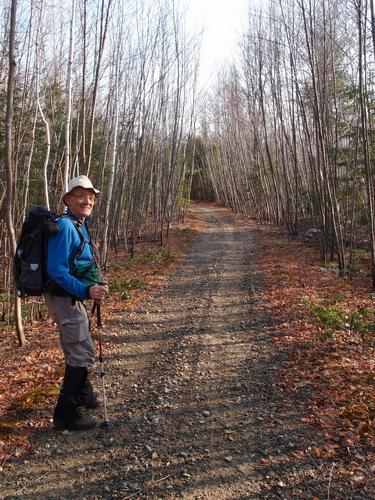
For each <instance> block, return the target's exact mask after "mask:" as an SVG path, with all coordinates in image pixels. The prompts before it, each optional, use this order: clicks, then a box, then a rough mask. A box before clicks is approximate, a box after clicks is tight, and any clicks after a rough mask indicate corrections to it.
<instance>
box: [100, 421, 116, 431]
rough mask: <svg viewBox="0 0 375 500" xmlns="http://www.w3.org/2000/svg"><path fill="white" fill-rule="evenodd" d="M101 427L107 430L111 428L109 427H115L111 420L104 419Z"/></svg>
mask: <svg viewBox="0 0 375 500" xmlns="http://www.w3.org/2000/svg"><path fill="white" fill-rule="evenodd" d="M100 428H101V429H105V430H109V429H112V428H113V424H112V422H110V421H109V420H104V422H102V423H101V424H100Z"/></svg>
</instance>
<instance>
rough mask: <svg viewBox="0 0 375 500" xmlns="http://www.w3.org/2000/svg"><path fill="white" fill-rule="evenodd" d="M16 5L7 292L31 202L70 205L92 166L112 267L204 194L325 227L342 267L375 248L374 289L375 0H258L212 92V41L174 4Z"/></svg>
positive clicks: (278, 219) (11, 20)
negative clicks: (202, 73)
mask: <svg viewBox="0 0 375 500" xmlns="http://www.w3.org/2000/svg"><path fill="white" fill-rule="evenodd" d="M16 4H17V2H14V3H13V4H12V5H11V6H10V5H9V3H8V2H3V4H2V19H3V29H2V33H3V37H2V40H1V80H0V82H1V86H0V92H1V102H2V111H1V113H2V116H3V119H2V122H3V127H2V128H1V130H2V132H1V133H2V143H1V148H2V152H1V157H2V162H1V163H0V168H1V185H0V201H1V207H2V209H1V221H2V224H1V237H0V241H1V243H0V248H1V254H2V259H3V262H4V264H5V265H4V267H3V276H2V293H3V298H4V299H6V297H7V296H8V295H9V293H10V291H11V288H12V279H11V273H10V269H11V266H10V262H11V260H12V255H13V253H14V249H15V241H16V236H17V233H18V231H19V230H20V226H21V224H22V221H23V219H24V218H25V214H27V211H28V209H29V208H30V206H32V205H35V204H41V205H44V206H46V207H48V208H53V209H54V210H55V211H57V212H61V211H62V209H63V207H62V202H61V193H62V191H63V187H64V186H66V185H67V183H68V180H69V179H70V178H71V177H72V176H75V175H79V174H81V173H84V174H88V175H90V176H91V177H92V178H93V179H94V180H95V182H96V183H97V185H98V186H100V188H101V190H102V192H103V195H102V196H101V198H100V205H99V210H97V215H96V218H95V223H94V227H95V231H94V232H95V233H96V232H97V231H98V228H100V237H101V239H102V242H101V243H102V245H101V254H102V261H103V263H104V264H105V263H106V261H107V252H108V248H114V247H117V246H118V245H119V244H123V245H125V247H128V246H129V247H131V248H133V246H134V245H135V243H136V241H137V237H138V236H139V233H140V231H141V228H142V226H143V225H144V224H146V223H147V224H152V225H153V227H154V236H155V239H159V240H160V242H161V243H162V242H163V239H164V237H165V236H167V235H168V228H169V226H170V224H171V222H172V221H173V220H181V219H183V217H184V213H185V211H186V209H187V206H188V203H189V200H190V199H191V198H193V199H201V200H214V201H216V202H217V203H219V204H220V205H224V206H227V207H230V208H232V209H233V210H235V211H236V212H239V213H244V214H246V215H248V216H249V217H253V218H255V219H258V220H261V221H265V222H268V223H271V224H274V225H277V226H285V227H287V229H288V232H289V233H290V234H291V235H297V234H298V233H300V232H301V231H302V230H303V229H304V228H305V229H306V228H315V229H316V230H317V231H316V234H317V235H318V241H319V246H320V251H321V256H322V259H323V260H324V261H325V262H327V261H332V260H336V261H337V263H338V269H339V272H340V274H341V275H349V276H350V275H351V273H352V272H353V270H355V269H356V268H357V267H358V261H361V259H362V258H363V255H364V254H368V256H369V259H370V268H371V273H372V280H373V287H375V251H374V248H375V239H374V229H375V228H374V206H373V204H374V180H373V176H374V171H373V154H374V153H373V140H374V139H373V133H372V130H373V127H374V124H373V121H374V61H375V28H374V16H373V2H372V0H370V2H362V1H361V0H359V1H357V2H356V1H355V2H352V1H350V2H346V3H344V4H343V3H342V2H335V1H330V2H323V1H302V0H301V1H290V2H287V1H281V0H280V1H272V2H270V3H269V4H267V5H266V6H264V7H263V8H262V9H261V10H254V9H249V13H248V20H247V23H246V29H245V31H244V33H243V34H242V37H241V39H240V40H239V44H240V45H239V58H238V61H235V62H233V64H232V65H231V66H227V67H223V68H221V69H220V71H219V74H218V77H217V81H216V83H215V85H214V86H213V88H211V89H203V90H202V89H199V88H198V85H197V81H198V80H197V78H198V72H199V45H200V37H201V35H200V34H199V33H195V34H192V33H188V32H187V30H186V23H185V19H184V16H183V13H181V11H180V10H179V9H178V5H177V3H175V2H165V1H164V2H142V1H135V2H125V3H124V2H116V1H114V0H107V1H105V0H103V1H95V2H94V1H88V0H85V1H83V2H75V1H73V2H72V4H71V6H70V8H69V9H67V8H66V7H62V6H61V5H59V4H54V3H51V2H48V1H40V2H30V4H27V8H22V10H21V9H19V10H18V13H16ZM25 5H26V4H25ZM10 7H12V8H10ZM12 26H13V30H12V29H11V28H12ZM8 59H9V61H10V63H8ZM8 68H9V69H8ZM131 251H133V252H134V248H133V250H131ZM4 307H5V306H4V304H3V309H4ZM4 314H5V313H4Z"/></svg>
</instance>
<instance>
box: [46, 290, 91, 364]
mask: <svg viewBox="0 0 375 500" xmlns="http://www.w3.org/2000/svg"><path fill="white" fill-rule="evenodd" d="M44 297H45V300H46V304H47V307H48V311H49V314H50V315H51V316H52V317H53V318H54V320H55V321H56V323H57V326H58V327H59V332H60V342H61V347H62V350H63V351H64V356H65V363H66V364H67V365H69V366H80V367H88V366H91V365H93V364H94V363H95V349H94V344H93V342H92V338H91V335H90V329H89V319H88V316H87V312H86V308H85V306H84V305H83V304H82V302H79V301H78V300H76V301H75V303H74V304H73V303H72V298H71V297H70V296H67V297H59V296H57V295H51V294H50V293H48V292H47V293H46V294H45V295H44Z"/></svg>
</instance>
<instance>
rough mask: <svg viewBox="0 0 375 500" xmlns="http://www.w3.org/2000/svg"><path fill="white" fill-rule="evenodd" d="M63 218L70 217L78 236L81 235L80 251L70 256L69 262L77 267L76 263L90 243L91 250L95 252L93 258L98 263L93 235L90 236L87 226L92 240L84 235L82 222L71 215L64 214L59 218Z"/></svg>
mask: <svg viewBox="0 0 375 500" xmlns="http://www.w3.org/2000/svg"><path fill="white" fill-rule="evenodd" d="M61 217H69V219H70V220H71V221H72V223H73V226H74V227H75V228H76V230H77V232H78V235H79V237H80V239H81V244H80V246H79V247H78V249H77V250H76V251H75V252H73V253H72V254H71V255H70V256H69V262H70V263H72V264H73V265H75V263H76V261H77V259H78V258H79V256H80V255H82V252H83V250H84V248H85V245H86V243H88V244H89V245H90V246H91V248H92V250H93V252H92V254H93V258H94V260H95V261H96V256H95V251H94V246H93V242H92V238H91V234H90V232H89V230H88V227H87V225H86V224H85V227H86V230H87V233H88V235H89V238H90V239H87V238H86V236H85V235H84V233H83V231H82V225H83V224H82V223H81V222H80V221H78V220H77V219H75V218H74V217H71V216H70V215H69V214H62V215H61V216H60V217H59V218H61Z"/></svg>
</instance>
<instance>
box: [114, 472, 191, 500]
mask: <svg viewBox="0 0 375 500" xmlns="http://www.w3.org/2000/svg"><path fill="white" fill-rule="evenodd" d="M186 469H187V467H183V468H182V469H181V470H178V471H176V472H172V473H171V474H168V475H167V476H164V477H161V478H160V479H156V481H151V483H150V486H153V485H154V484H158V483H161V482H162V481H165V480H166V479H169V478H170V477H173V476H176V475H177V474H178V473H180V472H183V471H184V470H186ZM144 491H145V488H143V489H142V490H137V491H136V492H135V493H132V494H131V495H128V496H127V497H125V498H123V500H128V498H133V497H135V496H136V495H139V494H140V493H143V492H144Z"/></svg>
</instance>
